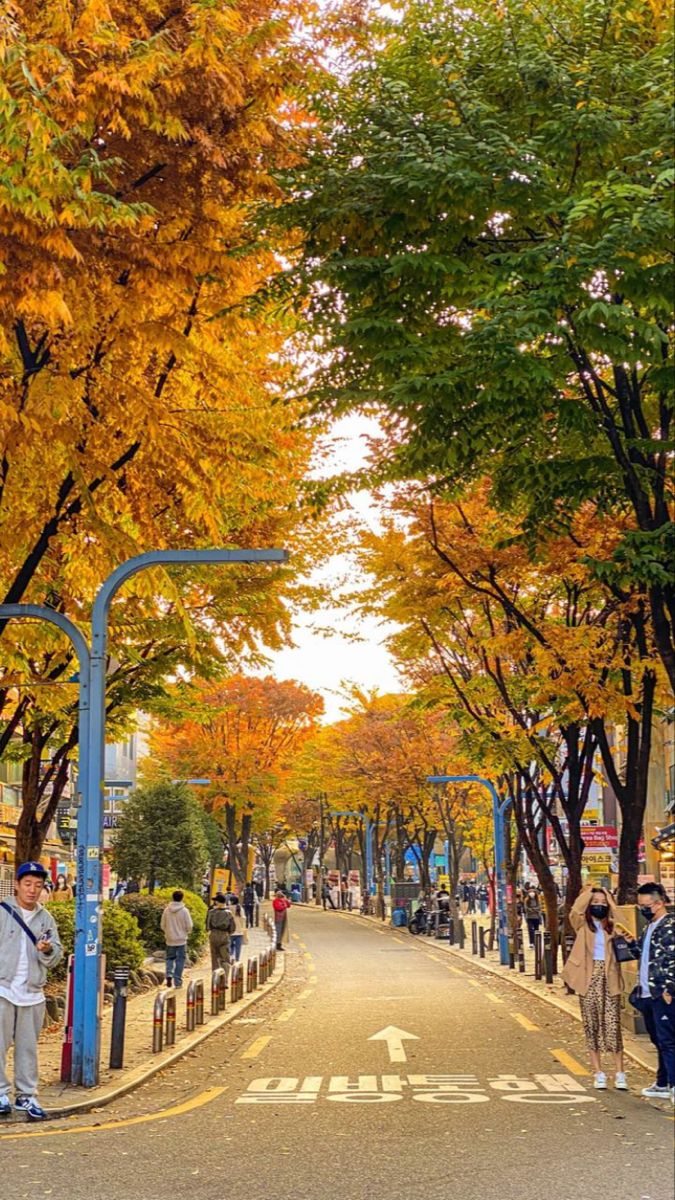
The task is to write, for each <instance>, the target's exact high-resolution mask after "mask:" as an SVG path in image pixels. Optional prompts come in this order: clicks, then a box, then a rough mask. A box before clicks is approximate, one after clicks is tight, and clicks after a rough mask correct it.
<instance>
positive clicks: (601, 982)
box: [579, 962, 623, 1054]
mask: <svg viewBox="0 0 675 1200" xmlns="http://www.w3.org/2000/svg"><path fill="white" fill-rule="evenodd" d="M579 1003H580V1005H581V1017H582V1020H583V1023H584V1033H585V1035H586V1042H587V1045H588V1048H589V1050H597V1051H600V1050H608V1051H610V1052H611V1053H612V1054H618V1052H619V1051H620V1050H623V1038H622V1036H621V997H620V996H610V994H609V992H608V990H607V976H606V975H605V964H604V963H602V962H594V963H593V974H592V976H591V982H590V984H589V985H588V991H587V992H586V995H585V996H580V997H579Z"/></svg>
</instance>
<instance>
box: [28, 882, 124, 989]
mask: <svg viewBox="0 0 675 1200" xmlns="http://www.w3.org/2000/svg"><path fill="white" fill-rule="evenodd" d="M46 907H47V909H48V910H49V912H50V913H51V915H52V916H53V918H54V920H55V921H56V928H57V929H58V931H59V938H60V940H61V945H62V946H63V958H62V959H61V962H60V963H59V964H58V966H57V967H55V968H54V970H53V971H52V972H50V975H51V978H52V979H65V977H66V968H67V965H68V955H69V954H72V953H73V948H74V945H75V901H74V900H60V901H58V902H57V903H56V904H54V903H52V904H48V905H47V906H46ZM102 925H103V953H104V954H105V956H106V974H108V975H109V974H110V973H111V972H112V971H114V969H115V967H127V966H128V967H130V968H131V970H132V971H136V970H137V969H138V968H139V967H140V966H141V965H142V963H143V958H144V954H143V946H142V944H141V936H140V934H141V931H140V929H139V927H138V922H137V921H136V920H134V918H133V916H131V915H130V914H129V913H126V912H120V911H119V908H118V905H116V904H111V903H110V902H109V901H106V902H105V903H104V905H103V921H102Z"/></svg>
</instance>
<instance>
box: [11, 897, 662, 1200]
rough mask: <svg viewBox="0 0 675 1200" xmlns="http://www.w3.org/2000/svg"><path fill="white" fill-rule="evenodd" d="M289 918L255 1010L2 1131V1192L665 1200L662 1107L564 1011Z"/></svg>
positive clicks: (157, 1199)
mask: <svg viewBox="0 0 675 1200" xmlns="http://www.w3.org/2000/svg"><path fill="white" fill-rule="evenodd" d="M291 928H292V932H293V934H294V937H293V938H292V940H291V944H290V946H289V947H288V951H287V961H286V976H285V979H284V980H283V982H282V983H281V984H280V985H279V986H278V987H277V988H276V989H275V991H274V992H272V993H271V994H270V996H269V997H267V998H266V999H264V1000H261V1001H260V1003H259V1004H258V1005H256V1006H255V1007H254V1008H253V1009H252V1010H250V1013H251V1015H248V1014H247V1016H246V1017H244V1018H242V1019H240V1020H238V1021H236V1022H233V1023H232V1024H231V1025H230V1026H228V1027H227V1028H226V1029H225V1030H224V1031H223V1032H222V1033H220V1034H215V1035H214V1036H213V1037H212V1038H210V1039H208V1040H207V1042H206V1043H205V1044H204V1045H203V1046H202V1047H200V1048H198V1050H197V1051H194V1052H192V1053H191V1054H190V1055H189V1056H187V1057H186V1058H185V1059H183V1060H182V1061H181V1062H180V1063H178V1064H177V1065H176V1066H175V1067H174V1068H172V1069H170V1070H168V1071H165V1072H163V1073H162V1075H161V1076H158V1077H157V1078H156V1079H154V1080H152V1081H151V1082H149V1083H148V1084H147V1085H145V1086H144V1087H143V1088H140V1089H139V1090H137V1091H136V1092H134V1093H132V1094H131V1095H130V1096H128V1097H126V1098H124V1099H123V1100H121V1101H119V1102H118V1103H117V1104H115V1105H114V1106H110V1107H107V1108H105V1109H101V1110H99V1111H98V1112H95V1113H92V1114H88V1115H87V1116H85V1117H74V1118H70V1119H69V1120H63V1121H59V1122H52V1123H50V1124H49V1126H42V1125H41V1126H30V1127H26V1129H24V1128H23V1127H17V1126H12V1128H11V1130H5V1131H2V1130H0V1161H1V1162H2V1177H1V1179H2V1183H1V1184H0V1195H2V1196H3V1197H5V1196H6V1197H7V1198H8V1200H9V1198H10V1197H11V1200H22V1198H23V1197H31V1200H36V1198H37V1197H41V1196H53V1197H55V1198H57V1197H58V1198H59V1200H103V1198H104V1197H105V1198H106V1200H107V1198H108V1197H115V1198H117V1200H173V1198H181V1200H182V1198H183V1197H185V1198H186V1200H187V1198H188V1197H196V1198H201V1200H310V1198H311V1200H328V1198H330V1200H580V1198H583V1200H604V1198H605V1197H607V1200H673V1196H674V1195H675V1187H674V1164H673V1128H674V1126H673V1112H672V1107H669V1106H666V1105H662V1104H657V1103H656V1102H650V1101H646V1100H644V1099H642V1098H641V1097H640V1096H639V1090H640V1088H641V1087H644V1086H645V1084H646V1083H647V1082H649V1079H648V1077H647V1076H646V1075H645V1073H644V1072H643V1071H640V1070H639V1069H638V1068H637V1067H631V1064H630V1063H629V1064H628V1072H629V1083H630V1085H631V1092H630V1093H629V1094H626V1093H622V1092H616V1091H614V1090H608V1091H607V1092H595V1091H593V1089H592V1078H591V1077H590V1076H589V1075H588V1074H584V1073H582V1072H584V1071H585V1063H586V1058H585V1052H584V1044H583V1037H582V1034H581V1027H580V1026H579V1025H578V1024H577V1023H576V1022H574V1021H572V1020H571V1019H570V1018H569V1017H567V1016H566V1015H564V1014H562V1013H559V1012H558V1011H557V1010H555V1009H553V1008H551V1007H550V1006H548V1005H546V1004H545V1003H543V1002H542V1001H540V1000H538V999H535V998H534V997H530V996H528V995H527V994H526V993H524V992H522V991H519V990H518V989H517V988H515V987H513V986H512V985H509V984H508V983H505V982H502V981H501V980H498V979H497V980H496V979H493V978H492V977H491V976H488V975H486V974H484V973H481V972H480V971H479V969H478V968H474V967H470V966H469V967H465V966H464V964H462V965H461V967H459V966H457V964H456V960H453V958H452V956H449V955H446V953H445V952H444V951H443V950H442V949H439V948H438V947H436V948H435V947H434V945H433V944H432V943H428V942H426V941H425V942H424V943H420V942H419V939H413V938H412V937H411V936H410V935H409V934H408V933H407V931H405V930H404V931H403V932H402V933H401V934H396V933H395V932H394V931H391V930H386V931H378V930H377V929H376V928H375V927H374V926H373V925H371V924H369V923H365V922H364V923H360V922H359V920H358V919H356V918H351V917H348V916H342V915H341V914H335V913H331V912H328V913H323V912H322V911H320V910H319V911H315V910H309V909H294V910H293V911H292V913H291ZM610 1081H611V1077H610Z"/></svg>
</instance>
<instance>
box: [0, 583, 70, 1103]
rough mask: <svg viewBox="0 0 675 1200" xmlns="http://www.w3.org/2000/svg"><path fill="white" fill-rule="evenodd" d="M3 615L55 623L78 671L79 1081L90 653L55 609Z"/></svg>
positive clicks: (9, 608) (4, 609)
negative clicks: (70, 646) (68, 642)
mask: <svg viewBox="0 0 675 1200" xmlns="http://www.w3.org/2000/svg"><path fill="white" fill-rule="evenodd" d="M5 617H17V618H19V619H24V618H29V619H32V620H41V621H49V622H50V623H51V624H52V625H57V626H58V627H59V629H62V630H63V632H64V633H66V634H67V635H68V637H69V638H70V640H71V642H72V644H73V646H74V649H75V653H76V654H77V661H78V665H79V674H80V681H79V682H80V690H79V700H78V715H77V720H78V741H79V764H78V772H77V791H78V792H79V794H80V797H81V806H80V813H79V814H78V822H77V887H76V890H75V974H74V980H75V985H74V992H73V1052H72V1070H71V1082H73V1083H82V1081H83V1073H82V1058H83V1041H82V1028H83V1024H84V990H83V988H81V987H79V986H78V982H77V981H78V979H79V980H83V979H84V976H85V965H86V959H85V938H86V932H87V915H86V913H87V908H86V890H85V870H84V869H81V865H82V868H84V866H85V865H86V846H87V841H86V829H85V825H84V821H83V820H82V816H81V814H82V812H83V811H84V808H85V804H84V797H85V796H86V795H87V793H88V787H89V723H90V714H91V708H90V690H91V688H90V677H91V670H90V667H91V663H90V656H89V647H88V646H87V643H86V641H85V640H84V637H83V636H82V634H81V633H80V630H79V629H78V628H77V626H76V625H73V623H72V621H69V620H68V618H67V617H64V616H63V615H62V614H61V613H57V612H54V610H53V609H51V608H44V607H43V606H42V605H37V604H3V605H0V619H1V618H5Z"/></svg>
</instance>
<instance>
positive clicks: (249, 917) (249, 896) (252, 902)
mask: <svg viewBox="0 0 675 1200" xmlns="http://www.w3.org/2000/svg"><path fill="white" fill-rule="evenodd" d="M242 899H243V901H244V916H245V917H246V928H247V929H252V928H253V924H254V916H255V906H256V899H257V898H256V891H255V888H254V886H253V883H252V881H251V880H250V879H249V881H248V883H247V884H246V886H245V888H244V892H243V896H242Z"/></svg>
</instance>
